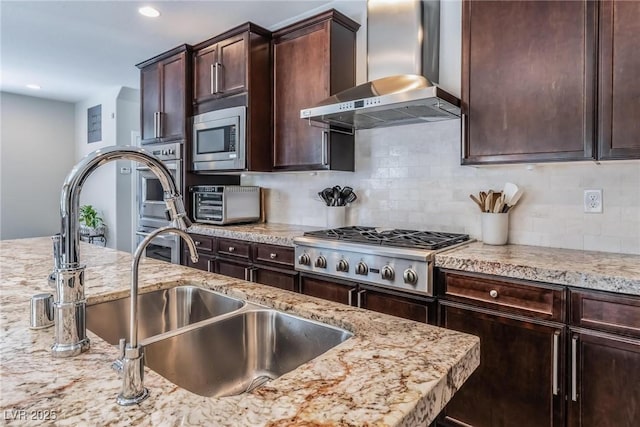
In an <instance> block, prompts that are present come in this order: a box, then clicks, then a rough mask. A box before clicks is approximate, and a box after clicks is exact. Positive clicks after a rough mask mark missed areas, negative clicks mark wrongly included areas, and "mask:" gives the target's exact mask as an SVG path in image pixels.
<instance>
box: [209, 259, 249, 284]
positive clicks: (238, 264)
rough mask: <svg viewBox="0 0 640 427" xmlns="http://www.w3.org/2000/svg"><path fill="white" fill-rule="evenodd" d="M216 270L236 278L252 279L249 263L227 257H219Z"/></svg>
mask: <svg viewBox="0 0 640 427" xmlns="http://www.w3.org/2000/svg"><path fill="white" fill-rule="evenodd" d="M215 266H216V268H215V272H216V273H218V274H222V275H225V276H229V277H235V278H236V279H242V280H247V281H248V280H250V277H249V273H250V271H249V268H250V267H249V263H246V262H242V261H235V260H230V259H226V258H217V259H216V261H215Z"/></svg>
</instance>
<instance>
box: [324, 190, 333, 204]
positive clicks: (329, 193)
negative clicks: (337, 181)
mask: <svg viewBox="0 0 640 427" xmlns="http://www.w3.org/2000/svg"><path fill="white" fill-rule="evenodd" d="M322 195H323V197H322V199H323V200H324V201H325V203H326V204H327V206H331V203H332V202H333V189H332V188H329V187H327V188H325V189H324V190H322Z"/></svg>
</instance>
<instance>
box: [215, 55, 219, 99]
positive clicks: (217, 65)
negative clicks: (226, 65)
mask: <svg viewBox="0 0 640 427" xmlns="http://www.w3.org/2000/svg"><path fill="white" fill-rule="evenodd" d="M219 67H220V63H219V62H216V64H215V70H216V90H215V92H214V93H218V92H220V91H219V88H218V86H219V85H220V83H219V80H218V78H219V77H220V72H219V71H218V69H219Z"/></svg>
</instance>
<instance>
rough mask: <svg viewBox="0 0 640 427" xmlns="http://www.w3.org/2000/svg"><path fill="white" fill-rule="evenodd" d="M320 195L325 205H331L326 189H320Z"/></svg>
mask: <svg viewBox="0 0 640 427" xmlns="http://www.w3.org/2000/svg"><path fill="white" fill-rule="evenodd" d="M318 196H319V197H320V199H321V200H322V201H323V202H324V204H325V205H327V206H329V199H327V198H326V196H325V195H324V191H318Z"/></svg>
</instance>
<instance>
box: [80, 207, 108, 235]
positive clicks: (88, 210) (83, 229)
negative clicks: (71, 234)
mask: <svg viewBox="0 0 640 427" xmlns="http://www.w3.org/2000/svg"><path fill="white" fill-rule="evenodd" d="M78 220H79V221H80V234H82V235H86V236H97V235H104V232H105V229H106V226H105V225H104V221H103V220H102V218H101V217H100V216H98V211H96V210H95V209H94V207H93V206H92V205H83V206H80V217H79V218H78Z"/></svg>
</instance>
